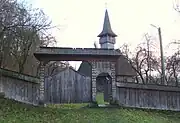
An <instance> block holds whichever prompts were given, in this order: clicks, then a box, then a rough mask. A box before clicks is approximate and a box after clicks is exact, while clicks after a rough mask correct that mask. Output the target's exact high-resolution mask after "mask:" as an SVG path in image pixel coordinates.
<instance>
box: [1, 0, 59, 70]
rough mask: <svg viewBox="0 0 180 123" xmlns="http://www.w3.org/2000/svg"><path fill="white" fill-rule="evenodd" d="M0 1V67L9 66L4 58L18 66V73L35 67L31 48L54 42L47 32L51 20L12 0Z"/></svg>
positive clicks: (35, 63) (36, 64)
mask: <svg viewBox="0 0 180 123" xmlns="http://www.w3.org/2000/svg"><path fill="white" fill-rule="evenodd" d="M0 3H1V4H0V13H1V14H0V66H1V67H6V68H9V66H11V65H7V63H6V64H5V62H4V61H10V62H11V63H10V64H14V65H15V68H16V66H18V71H19V72H20V73H24V69H25V68H26V67H27V66H31V65H33V64H34V67H35V66H36V68H37V69H38V62H37V60H36V59H35V58H34V56H33V53H34V51H35V50H36V49H37V48H38V47H39V46H40V45H43V46H49V45H54V44H55V43H56V41H55V38H54V37H53V36H52V35H51V33H49V31H48V30H49V29H51V28H53V27H52V26H51V21H50V20H49V19H48V17H47V16H46V15H45V13H44V12H43V11H42V10H40V9H36V8H35V9H34V8H31V7H29V6H26V5H24V4H23V3H20V2H18V3H17V1H16V0H12V1H11V0H2V1H0ZM7 59H11V60H7ZM12 62H14V63H12ZM27 63H28V65H27ZM28 73H29V72H28Z"/></svg>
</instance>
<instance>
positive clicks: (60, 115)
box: [0, 98, 180, 123]
mask: <svg viewBox="0 0 180 123" xmlns="http://www.w3.org/2000/svg"><path fill="white" fill-rule="evenodd" d="M85 105H86V104H65V105H49V106H48V107H46V108H43V107H33V106H30V105H25V104H20V103H17V102H15V101H11V100H7V99H2V98H0V123H180V112H179V113H178V112H170V111H155V110H140V109H130V108H119V109H117V108H109V109H108V108H82V106H85Z"/></svg>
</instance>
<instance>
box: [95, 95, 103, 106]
mask: <svg viewBox="0 0 180 123" xmlns="http://www.w3.org/2000/svg"><path fill="white" fill-rule="evenodd" d="M96 102H97V104H105V102H104V94H103V93H97V95H96Z"/></svg>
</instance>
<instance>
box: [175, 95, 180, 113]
mask: <svg viewBox="0 0 180 123" xmlns="http://www.w3.org/2000/svg"><path fill="white" fill-rule="evenodd" d="M176 93H177V95H176V96H177V97H176V98H177V100H176V101H177V110H178V111H179V110H180V93H179V92H176Z"/></svg>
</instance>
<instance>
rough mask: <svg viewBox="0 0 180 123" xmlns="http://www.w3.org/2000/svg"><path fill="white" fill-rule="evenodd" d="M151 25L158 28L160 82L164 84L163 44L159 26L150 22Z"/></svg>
mask: <svg viewBox="0 0 180 123" xmlns="http://www.w3.org/2000/svg"><path fill="white" fill-rule="evenodd" d="M151 26H153V27H155V28H156V29H158V35H159V43H160V52H161V72H162V73H161V84H166V79H165V66H164V55H163V45H162V37H161V28H160V27H156V26H155V25H153V24H151Z"/></svg>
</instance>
